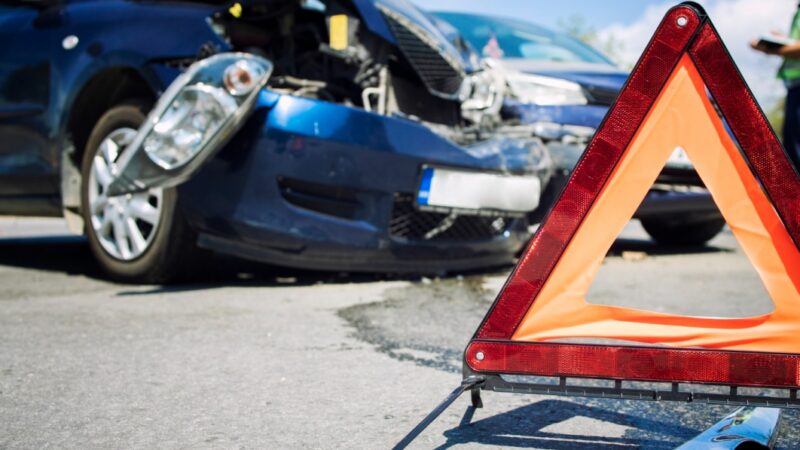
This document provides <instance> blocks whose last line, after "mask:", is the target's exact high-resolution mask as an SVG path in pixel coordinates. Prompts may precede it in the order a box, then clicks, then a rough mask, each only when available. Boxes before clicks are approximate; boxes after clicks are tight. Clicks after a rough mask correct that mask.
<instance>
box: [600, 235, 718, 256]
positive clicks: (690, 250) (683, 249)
mask: <svg viewBox="0 0 800 450" xmlns="http://www.w3.org/2000/svg"><path fill="white" fill-rule="evenodd" d="M733 251H734V250H732V249H729V248H722V247H716V246H713V245H706V246H701V245H691V246H689V245H659V244H656V243H655V242H653V241H651V240H647V239H621V238H620V239H617V240H616V241H614V244H613V245H612V246H611V249H610V250H609V251H608V255H609V256H621V255H622V252H643V253H647V254H648V255H651V256H670V255H695V254H705V253H731V252H733Z"/></svg>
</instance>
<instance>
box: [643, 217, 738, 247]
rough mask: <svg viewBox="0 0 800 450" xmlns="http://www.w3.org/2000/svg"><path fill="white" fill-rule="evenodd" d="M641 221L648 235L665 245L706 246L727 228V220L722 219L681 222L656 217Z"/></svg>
mask: <svg viewBox="0 0 800 450" xmlns="http://www.w3.org/2000/svg"><path fill="white" fill-rule="evenodd" d="M640 221H641V223H642V227H643V228H644V230H645V231H647V234H649V235H650V237H652V238H653V239H654V240H655V241H656V242H658V243H659V244H664V245H687V246H700V245H705V244H706V242H708V241H710V240H711V239H713V238H714V236H716V235H717V234H719V232H720V231H722V228H723V227H724V226H725V219H722V218H711V219H702V220H694V221H687V222H680V221H673V220H668V219H665V218H659V217H654V218H648V219H641V220H640Z"/></svg>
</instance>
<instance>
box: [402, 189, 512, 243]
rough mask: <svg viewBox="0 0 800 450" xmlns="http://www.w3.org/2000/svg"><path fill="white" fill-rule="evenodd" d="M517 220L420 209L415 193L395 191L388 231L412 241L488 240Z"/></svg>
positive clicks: (498, 234)
mask: <svg viewBox="0 0 800 450" xmlns="http://www.w3.org/2000/svg"><path fill="white" fill-rule="evenodd" d="M513 220H514V219H512V218H508V217H482V216H471V215H463V214H458V213H454V214H448V213H441V212H429V211H420V210H418V209H416V208H415V207H414V195H413V194H396V195H395V199H394V205H393V208H392V220H391V222H389V234H390V235H391V236H392V237H395V238H401V239H407V240H412V241H432V242H442V241H443V242H453V241H485V240H489V239H493V238H496V237H498V236H501V235H502V234H503V233H504V232H505V231H507V230H508V229H509V228H510V227H511V224H512V221H513Z"/></svg>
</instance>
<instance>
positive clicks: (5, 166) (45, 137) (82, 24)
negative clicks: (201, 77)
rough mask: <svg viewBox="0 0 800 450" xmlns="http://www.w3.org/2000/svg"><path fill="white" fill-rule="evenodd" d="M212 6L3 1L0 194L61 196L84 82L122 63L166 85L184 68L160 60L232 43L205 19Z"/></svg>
mask: <svg viewBox="0 0 800 450" xmlns="http://www.w3.org/2000/svg"><path fill="white" fill-rule="evenodd" d="M212 11H213V9H212V7H211V6H208V5H197V4H189V3H175V4H170V3H167V4H157V3H155V2H128V1H97V0H93V1H88V0H87V1H78V2H65V3H64V4H63V5H61V6H53V7H51V8H50V9H45V10H37V9H34V8H32V7H0V55H3V56H2V58H0V59H1V61H0V134H2V135H3V136H4V139H2V140H0V195H2V196H25V197H29V196H31V195H41V196H57V195H58V191H59V188H60V186H59V176H60V171H61V167H60V164H61V158H60V153H61V149H62V148H63V147H64V146H65V145H66V143H65V140H64V137H65V136H66V128H67V124H68V122H69V120H70V119H71V116H70V112H71V106H72V105H73V104H74V102H75V99H76V98H77V96H78V95H80V92H81V90H82V89H83V88H84V87H85V86H86V85H87V83H89V81H90V80H91V79H92V78H93V77H94V76H96V75H98V74H100V73H102V72H103V71H105V70H110V69H114V68H126V69H130V70H135V71H136V72H137V73H138V74H139V75H140V76H141V77H142V78H143V79H144V80H146V81H147V83H148V84H149V85H150V87H151V89H152V90H153V92H156V93H157V92H159V91H160V90H162V89H164V87H165V86H166V85H168V84H169V83H170V82H171V81H172V80H173V79H174V78H175V77H176V76H177V75H178V73H179V72H178V71H177V70H175V69H170V68H167V67H164V66H163V65H162V64H160V61H162V60H166V59H169V58H187V57H193V56H195V55H196V54H197V52H198V49H199V48H200V45H202V44H204V43H206V42H212V43H213V44H214V45H216V46H217V47H218V48H220V49H224V48H225V46H226V45H227V44H225V43H224V42H223V41H221V40H220V39H219V37H217V35H216V34H214V33H213V32H212V31H211V29H210V28H209V27H208V25H207V24H206V22H205V18H206V17H208V15H209V14H210V13H211V12H212ZM120 18H125V20H120ZM176 23H180V33H176V32H175V31H176V28H175V27H176ZM67 36H75V37H77V38H78V44H77V46H76V47H75V48H72V49H65V48H64V47H63V46H62V40H63V39H64V38H66V37H67ZM163 36H170V39H164V38H163Z"/></svg>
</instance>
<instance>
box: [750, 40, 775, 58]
mask: <svg viewBox="0 0 800 450" xmlns="http://www.w3.org/2000/svg"><path fill="white" fill-rule="evenodd" d="M750 47H752V48H753V50H756V51H759V52H761V53H765V54H767V55H779V54H780V52H781V48H782V47H773V46H769V45H766V44H764V43H763V42H761V41H760V40H758V39H754V40H752V41H750Z"/></svg>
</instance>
